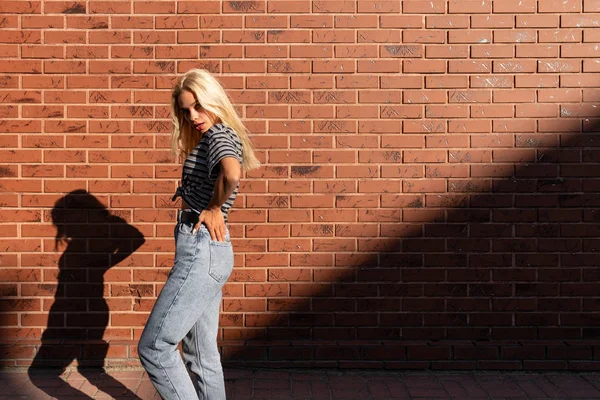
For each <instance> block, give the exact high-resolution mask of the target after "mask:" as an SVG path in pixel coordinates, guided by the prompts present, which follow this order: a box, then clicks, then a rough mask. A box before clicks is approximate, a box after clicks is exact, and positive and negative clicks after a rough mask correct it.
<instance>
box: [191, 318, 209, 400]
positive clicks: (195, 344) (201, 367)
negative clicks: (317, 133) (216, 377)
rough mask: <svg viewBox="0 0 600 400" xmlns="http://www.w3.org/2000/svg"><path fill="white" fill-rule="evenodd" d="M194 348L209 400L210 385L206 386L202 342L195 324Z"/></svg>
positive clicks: (202, 383)
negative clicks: (201, 349)
mask: <svg viewBox="0 0 600 400" xmlns="http://www.w3.org/2000/svg"><path fill="white" fill-rule="evenodd" d="M194 333H195V335H194V342H195V343H194V346H195V347H196V361H197V362H198V367H199V369H200V384H201V385H202V386H203V389H204V390H203V391H204V393H205V394H206V400H209V396H208V385H207V384H206V377H205V374H204V365H202V356H201V355H200V342H199V340H198V327H197V326H196V324H194Z"/></svg>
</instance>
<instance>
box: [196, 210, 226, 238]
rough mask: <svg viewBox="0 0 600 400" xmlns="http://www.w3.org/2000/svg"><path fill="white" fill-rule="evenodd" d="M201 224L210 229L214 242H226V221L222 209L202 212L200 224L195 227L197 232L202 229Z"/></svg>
mask: <svg viewBox="0 0 600 400" xmlns="http://www.w3.org/2000/svg"><path fill="white" fill-rule="evenodd" d="M200 224H204V225H206V229H208V233H210V237H211V239H212V240H216V241H217V242H224V241H225V232H226V231H225V220H224V219H223V213H222V212H221V209H220V208H208V209H205V210H202V212H201V213H200V217H199V220H198V223H197V224H196V226H195V227H194V230H195V231H197V230H198V229H200Z"/></svg>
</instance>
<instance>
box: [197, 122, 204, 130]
mask: <svg viewBox="0 0 600 400" xmlns="http://www.w3.org/2000/svg"><path fill="white" fill-rule="evenodd" d="M202 125H204V124H203V123H199V124H197V125H195V126H196V129H198V130H200V129H202Z"/></svg>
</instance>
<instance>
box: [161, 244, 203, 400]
mask: <svg viewBox="0 0 600 400" xmlns="http://www.w3.org/2000/svg"><path fill="white" fill-rule="evenodd" d="M196 242H197V241H196ZM195 247H196V248H195V250H196V251H195V253H194V257H193V258H192V260H191V261H190V266H189V268H188V270H187V274H186V275H185V279H184V280H183V282H182V283H181V285H180V286H179V288H178V289H177V293H176V294H175V296H173V301H171V304H170V305H169V308H168V309H167V311H166V312H165V315H164V316H163V318H162V320H161V321H160V325H159V327H158V329H157V331H156V335H155V336H154V339H153V340H152V350H154V352H158V350H157V349H156V341H157V340H158V336H159V335H160V332H161V330H162V329H163V326H164V324H165V320H166V319H167V315H168V314H169V312H170V311H171V310H172V309H173V305H174V304H175V302H176V301H177V298H178V296H179V293H181V289H182V288H183V285H185V283H186V282H187V278H188V277H189V275H190V271H191V270H192V267H193V265H194V261H195V260H196V257H197V256H198V243H196V246H195ZM155 357H156V355H155ZM156 361H157V363H158V366H159V367H160V369H161V371H162V372H163V373H164V374H165V376H166V377H167V381H168V382H169V384H170V385H171V388H172V389H173V392H174V393H175V395H176V396H177V398H178V399H180V400H181V397H179V394H178V393H177V389H176V388H175V385H174V384H173V382H172V380H171V378H169V374H168V373H167V370H166V369H165V368H164V367H163V366H162V364H161V362H160V358H159V357H156Z"/></svg>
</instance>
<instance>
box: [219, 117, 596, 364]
mask: <svg viewBox="0 0 600 400" xmlns="http://www.w3.org/2000/svg"><path fill="white" fill-rule="evenodd" d="M554 122H555V126H552V127H547V128H545V129H546V131H545V132H544V133H539V134H533V133H531V134H507V135H506V136H504V137H505V138H512V136H513V135H514V136H515V137H516V146H515V148H512V147H511V146H512V144H509V145H508V147H502V146H504V145H503V144H502V143H505V142H504V141H503V140H502V139H503V137H502V134H492V133H490V134H489V135H488V134H486V137H487V138H488V139H487V140H488V142H489V143H488V144H487V145H488V146H489V148H487V149H484V150H481V148H482V147H485V146H486V145H485V144H484V145H482V146H480V147H479V148H478V149H474V150H469V149H467V150H461V151H456V152H454V151H451V152H450V153H451V160H450V162H451V165H448V164H443V165H441V166H436V165H432V164H427V165H426V166H424V167H423V168H425V170H426V175H425V178H426V179H421V180H414V181H412V182H410V183H411V184H413V186H411V185H410V184H408V183H407V182H409V181H411V178H422V176H421V175H419V174H414V176H413V175H412V174H413V172H414V171H418V170H419V169H418V168H421V166H423V164H420V165H418V164H414V163H413V161H412V160H410V159H407V155H406V154H405V155H404V164H401V165H397V166H395V167H397V168H395V167H394V168H393V169H388V170H387V171H388V176H390V177H391V179H403V180H404V190H403V192H402V193H400V194H398V193H389V194H386V193H385V192H383V193H375V194H381V195H382V200H381V201H382V207H381V208H372V209H364V210H360V211H359V214H358V221H359V223H358V224H349V225H354V226H348V227H339V226H338V227H337V231H336V232H333V229H334V225H333V223H327V222H323V227H324V228H323V229H322V230H321V232H332V233H331V234H330V235H329V236H327V237H324V238H323V239H334V238H335V239H337V241H331V240H329V241H328V240H321V239H319V238H316V239H315V245H314V246H315V247H316V248H315V249H314V250H315V254H312V253H308V254H294V253H292V254H291V267H290V269H291V268H293V269H295V270H296V271H298V272H299V273H298V274H296V275H297V276H298V279H297V280H296V281H293V278H292V279H288V280H286V279H280V280H277V277H276V276H273V274H270V275H269V280H271V282H269V283H267V284H265V285H264V288H263V290H264V293H274V294H273V296H272V297H269V295H268V294H267V295H265V296H264V297H268V298H267V307H268V308H267V311H268V313H264V312H260V313H259V312H256V309H253V307H255V305H254V304H252V303H251V302H250V304H249V306H248V308H245V306H244V303H243V302H239V301H238V302H235V301H231V302H230V303H229V304H228V302H227V298H226V299H225V312H224V314H223V317H222V321H221V322H222V326H223V327H224V329H223V338H222V340H221V342H220V343H221V346H222V356H223V359H224V364H225V365H229V366H242V365H258V366H323V367H366V366H368V367H374V368H381V367H385V368H430V367H434V368H445V367H450V368H468V369H474V368H491V369H493V368H507V367H508V368H534V369H539V368H554V369H565V368H571V367H572V366H574V365H575V364H576V363H577V362H580V363H581V364H579V366H575V368H577V367H582V366H585V365H588V364H586V363H591V362H592V360H593V354H592V346H591V345H589V344H588V345H586V346H587V347H585V346H582V347H578V346H577V344H582V343H583V342H582V341H585V340H596V339H598V338H600V319H599V318H598V316H597V293H600V275H599V274H598V269H597V265H598V261H599V260H600V258H599V257H598V255H597V252H598V251H600V241H598V240H597V239H596V238H597V236H598V234H599V233H600V224H599V223H600V183H599V182H600V181H599V180H598V178H600V169H599V168H598V161H600V149H598V147H600V134H598V133H597V132H598V131H599V130H600V124H599V123H598V122H599V121H598V120H593V119H592V120H590V119H587V118H586V119H580V118H577V119H576V118H565V119H560V120H556V121H554ZM509 143H512V142H510V141H509ZM408 153H409V154H410V152H408ZM452 157H454V158H452ZM465 168H466V169H465ZM394 170H395V171H396V172H394ZM468 177H470V178H468ZM440 184H441V186H440ZM419 185H427V186H426V187H425V186H423V187H419ZM446 185H447V190H446ZM436 187H439V188H440V190H439V192H440V193H439V194H435V193H433V194H429V193H431V192H432V191H434V190H436V189H435V188H436ZM432 188H434V189H433V190H432ZM425 193H428V194H425ZM341 196H343V194H342V195H341ZM339 198H340V196H338V199H339ZM313 215H314V219H313V221H315V220H318V219H317V217H318V216H319V215H325V214H324V213H323V214H321V213H320V212H319V210H318V209H317V210H315V211H314V214H313ZM232 217H233V218H232V221H235V214H233V215H232ZM290 222H291V223H293V222H292V221H290ZM362 224H364V226H363V225H362ZM375 224H381V225H380V226H381V232H380V233H379V234H378V233H377V232H376V231H373V230H372V228H373V226H375ZM344 229H348V231H347V232H348V235H347V236H348V237H357V236H358V237H359V238H358V240H357V241H356V245H355V244H354V243H355V242H354V241H353V240H350V241H345V240H343V239H344V236H345V232H344ZM375 229H376V228H375ZM363 232H364V236H361V235H362V234H363ZM317 243H318V244H317ZM328 243H329V244H328ZM319 247H320V248H319ZM316 253H319V254H316ZM257 259H258V260H260V257H258V258H255V259H254V261H256V260H257ZM255 264H256V265H258V263H255ZM264 264H265V263H263V264H262V265H263V267H264V266H267V267H272V268H276V267H278V265H277V264H276V263H274V264H273V265H264ZM246 266H247V267H248V266H252V265H248V258H246ZM310 268H314V278H313V279H314V280H311V275H310V274H308V275H302V273H300V270H302V269H310ZM301 276H304V277H301ZM307 277H308V278H307ZM278 291H279V292H278ZM435 345H439V347H435ZM486 345H489V347H486ZM482 346H483V347H482ZM573 346H575V347H573ZM584 347H585V348H584ZM574 350H575V351H574ZM451 360H454V361H456V362H457V363H455V364H454V365H451V364H450V362H451ZM527 360H531V361H527ZM569 360H571V361H569ZM460 362H462V364H461V365H459V364H458V363H460ZM502 362H504V364H502ZM521 362H523V363H524V364H520V363H521ZM543 362H546V364H543ZM567 362H569V364H567ZM588 367H589V365H588Z"/></svg>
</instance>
